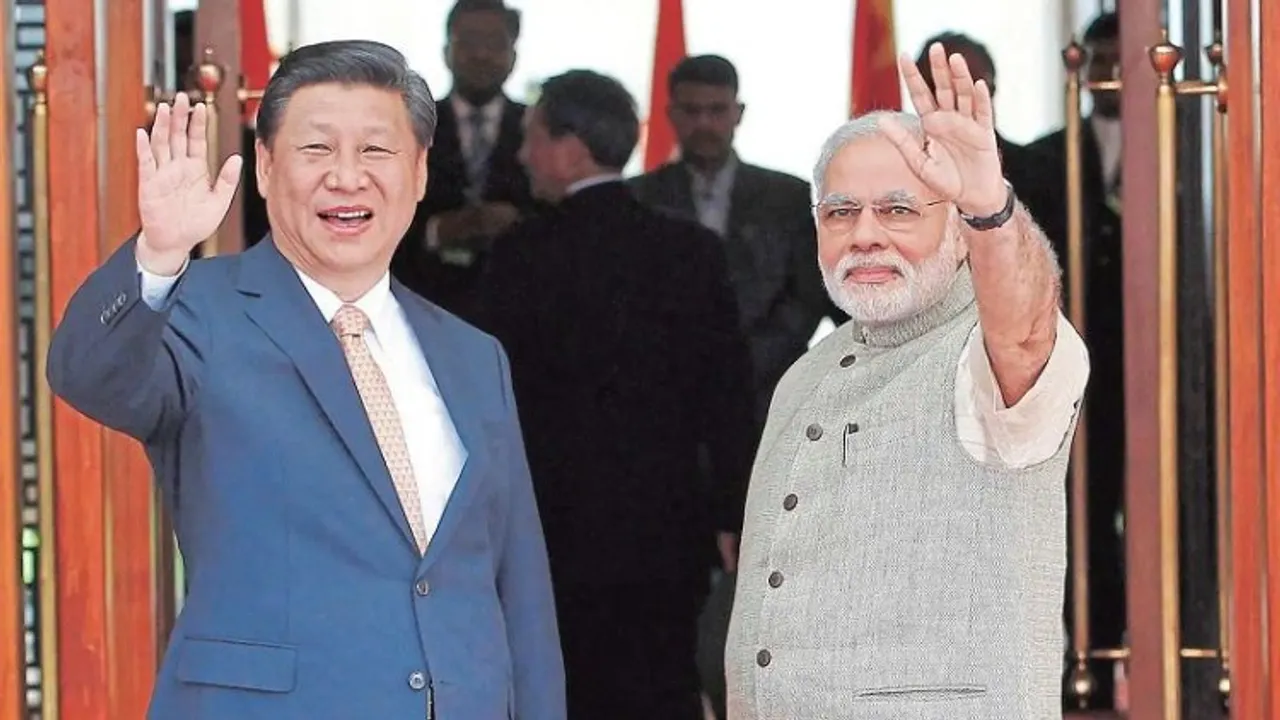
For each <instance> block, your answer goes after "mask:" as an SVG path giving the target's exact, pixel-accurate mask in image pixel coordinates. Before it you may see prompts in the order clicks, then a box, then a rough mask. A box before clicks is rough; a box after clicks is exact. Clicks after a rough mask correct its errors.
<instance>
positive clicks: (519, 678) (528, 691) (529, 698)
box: [494, 342, 566, 720]
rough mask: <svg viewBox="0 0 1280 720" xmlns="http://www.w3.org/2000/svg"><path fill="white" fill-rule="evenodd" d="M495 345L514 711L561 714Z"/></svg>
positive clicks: (510, 404)
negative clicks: (501, 402)
mask: <svg viewBox="0 0 1280 720" xmlns="http://www.w3.org/2000/svg"><path fill="white" fill-rule="evenodd" d="M494 345H495V347H496V348H497V355H498V366H499V367H500V374H501V383H502V394H503V397H504V399H505V400H506V403H505V405H506V417H507V422H506V423H505V425H506V433H507V437H506V442H505V443H504V445H505V446H506V447H507V448H508V450H507V453H506V458H507V465H506V473H507V481H508V483H509V485H508V487H509V493H510V495H509V498H508V500H509V503H510V505H509V507H510V512H509V513H508V515H507V525H506V528H505V530H504V532H505V535H506V537H505V539H504V541H503V543H502V555H501V558H500V559H499V562H498V596H499V598H500V599H501V601H502V609H503V614H504V615H505V617H506V619H507V643H508V645H509V646H510V648H511V658H512V667H513V672H514V686H515V698H514V699H515V708H514V709H515V717H518V718H522V719H523V718H527V719H528V720H564V718H565V714H566V709H565V702H566V701H565V680H564V661H563V658H562V656H561V652H560V633H559V628H558V624H557V621H556V605H555V599H554V597H553V593H552V589H551V569H550V566H549V563H548V561H547V548H546V541H545V540H544V539H543V534H542V520H541V517H540V516H539V514H538V505H537V500H536V499H535V497H534V494H533V480H532V478H531V477H530V473H529V462H528V460H527V458H526V456H525V449H524V439H523V434H522V432H521V430H520V418H519V413H518V412H517V410H516V404H515V395H514V393H513V391H512V386H511V370H510V366H509V365H508V362H507V356H506V353H505V352H504V351H503V350H502V346H501V345H499V344H498V343H496V342H495V343H494Z"/></svg>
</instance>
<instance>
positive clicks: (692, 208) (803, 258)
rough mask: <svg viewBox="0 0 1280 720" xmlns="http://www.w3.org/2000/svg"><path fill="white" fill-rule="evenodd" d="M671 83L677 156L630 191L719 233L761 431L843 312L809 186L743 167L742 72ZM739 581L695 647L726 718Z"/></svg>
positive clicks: (721, 587)
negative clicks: (791, 371) (793, 373)
mask: <svg viewBox="0 0 1280 720" xmlns="http://www.w3.org/2000/svg"><path fill="white" fill-rule="evenodd" d="M667 85H668V92H669V93H670V97H671V104H670V106H669V108H668V111H667V116H668V119H669V120H670V122H671V125H672V127H673V128H674V129H675V132H676V137H677V139H678V141H679V143H680V160H678V161H676V162H672V163H668V164H666V165H664V166H662V167H660V168H658V169H657V170H654V171H653V172H650V173H647V174H645V175H642V176H640V177H638V178H636V179H635V180H633V181H632V188H633V189H634V191H635V193H636V196H637V197H638V198H639V199H640V200H641V202H644V203H645V204H647V205H649V206H651V207H653V208H655V209H658V210H661V211H663V212H666V213H670V214H673V215H675V216H677V217H683V218H687V219H689V220H692V221H695V222H700V223H701V224H702V225H704V226H706V227H707V228H708V229H710V230H712V231H713V232H715V233H716V234H717V235H719V236H720V238H721V246H722V247H723V248H724V253H725V257H726V259H727V262H728V266H729V278H730V282H731V283H732V285H733V288H734V291H735V294H736V296H737V299H738V310H739V321H740V324H741V327H742V329H743V332H744V333H745V335H746V338H747V342H748V345H749V347H750V349H751V360H752V369H753V377H752V391H753V396H754V402H753V406H754V418H755V422H756V432H757V434H759V433H760V432H762V431H763V429H764V420H765V417H766V416H767V415H768V412H769V402H770V400H771V399H772V398H773V389H774V387H775V386H776V385H777V384H778V380H779V379H781V378H782V375H783V373H785V372H786V371H787V368H789V367H791V364H792V363H793V362H795V361H796V359H797V358H799V357H800V356H801V355H803V354H804V352H805V351H806V350H807V349H808V347H809V340H810V338H812V337H813V334H814V331H815V330H816V329H817V327H818V323H819V322H820V321H821V320H822V318H823V317H824V316H828V317H832V318H833V319H835V320H837V321H842V320H844V319H845V316H844V313H842V312H840V311H839V310H837V309H836V308H835V306H834V305H833V304H832V303H831V301H830V299H829V298H828V296H827V293H826V290H825V289H824V288H823V285H822V275H821V273H820V272H819V271H818V250H817V247H818V241H817V236H816V235H815V230H814V225H813V211H812V208H811V203H812V198H811V197H810V191H809V184H808V183H806V182H805V181H803V180H801V179H800V178H797V177H793V176H791V175H787V174H785V173H781V172H777V171H774V170H768V169H766V168H762V167H759V166H756V165H750V164H748V163H745V162H743V161H742V160H741V159H739V158H738V155H737V153H736V152H734V149H733V137H734V133H735V131H736V130H737V127H738V125H739V123H741V122H742V114H743V112H744V111H745V109H746V106H745V105H744V104H743V103H742V101H741V100H739V98H738V71H737V69H736V68H734V66H733V64H732V63H730V62H729V61H728V60H726V59H725V58H723V57H720V56H717V55H700V56H696V57H688V58H685V59H684V60H682V61H681V62H680V63H679V64H677V65H676V67H675V68H673V69H672V71H671V74H670V75H669V77H668V79H667ZM728 569H729V570H731V571H732V570H733V569H734V568H733V567H732V566H730V567H729V568H728ZM733 583H734V577H733V574H732V572H730V573H729V574H728V575H727V576H726V577H717V578H716V580H715V592H714V593H713V594H712V596H711V597H710V598H709V600H708V603H707V607H706V608H705V611H704V614H703V617H702V620H701V625H702V629H701V638H700V640H699V648H698V662H699V665H700V667H701V673H702V684H703V689H704V691H705V692H706V693H707V695H708V699H709V700H710V701H711V705H712V709H713V710H714V711H715V712H716V714H717V716H719V717H721V718H723V717H724V715H725V710H724V652H723V650H724V639H725V635H726V633H727V632H728V629H729V610H730V606H731V604H732V602H733Z"/></svg>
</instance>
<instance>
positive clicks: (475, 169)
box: [467, 108, 493, 201]
mask: <svg viewBox="0 0 1280 720" xmlns="http://www.w3.org/2000/svg"><path fill="white" fill-rule="evenodd" d="M467 125H468V126H469V128H470V131H471V138H470V141H471V142H470V143H469V144H468V147H467V190H468V191H469V192H470V194H471V195H474V196H475V198H476V200H477V201H478V199H479V197H480V195H481V194H482V193H483V192H484V184H485V182H486V181H487V180H488V175H489V155H490V154H491V153H492V152H493V144H492V143H490V142H489V135H488V133H487V132H486V130H487V129H488V128H487V127H486V125H487V123H486V122H485V116H484V111H483V110H482V109H480V108H475V109H473V110H472V111H471V114H470V115H469V116H467Z"/></svg>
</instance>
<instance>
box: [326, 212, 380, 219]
mask: <svg viewBox="0 0 1280 720" xmlns="http://www.w3.org/2000/svg"><path fill="white" fill-rule="evenodd" d="M329 214H330V215H332V216H333V217H336V218H338V219H339V220H363V219H364V218H367V217H369V216H370V214H371V213H369V212H368V211H367V210H343V211H341V212H335V213H329Z"/></svg>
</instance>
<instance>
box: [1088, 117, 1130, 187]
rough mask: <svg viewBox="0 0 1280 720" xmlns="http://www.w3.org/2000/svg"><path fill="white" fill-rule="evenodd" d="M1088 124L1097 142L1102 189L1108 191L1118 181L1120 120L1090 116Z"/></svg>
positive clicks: (1121, 146) (1120, 137)
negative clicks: (1100, 162)
mask: <svg viewBox="0 0 1280 720" xmlns="http://www.w3.org/2000/svg"><path fill="white" fill-rule="evenodd" d="M1089 124H1090V125H1091V126H1092V127H1093V136H1094V138H1095V139H1097V141H1098V152H1099V154H1100V155H1101V157H1100V158H1099V159H1100V160H1101V161H1102V182H1103V187H1105V188H1108V189H1110V188H1112V187H1115V184H1116V180H1118V179H1119V178H1117V177H1116V176H1117V175H1118V174H1119V173H1120V152H1121V150H1122V148H1123V145H1122V143H1121V140H1122V132H1121V127H1120V118H1108V117H1102V116H1101V115H1091V116H1090V117H1089Z"/></svg>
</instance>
